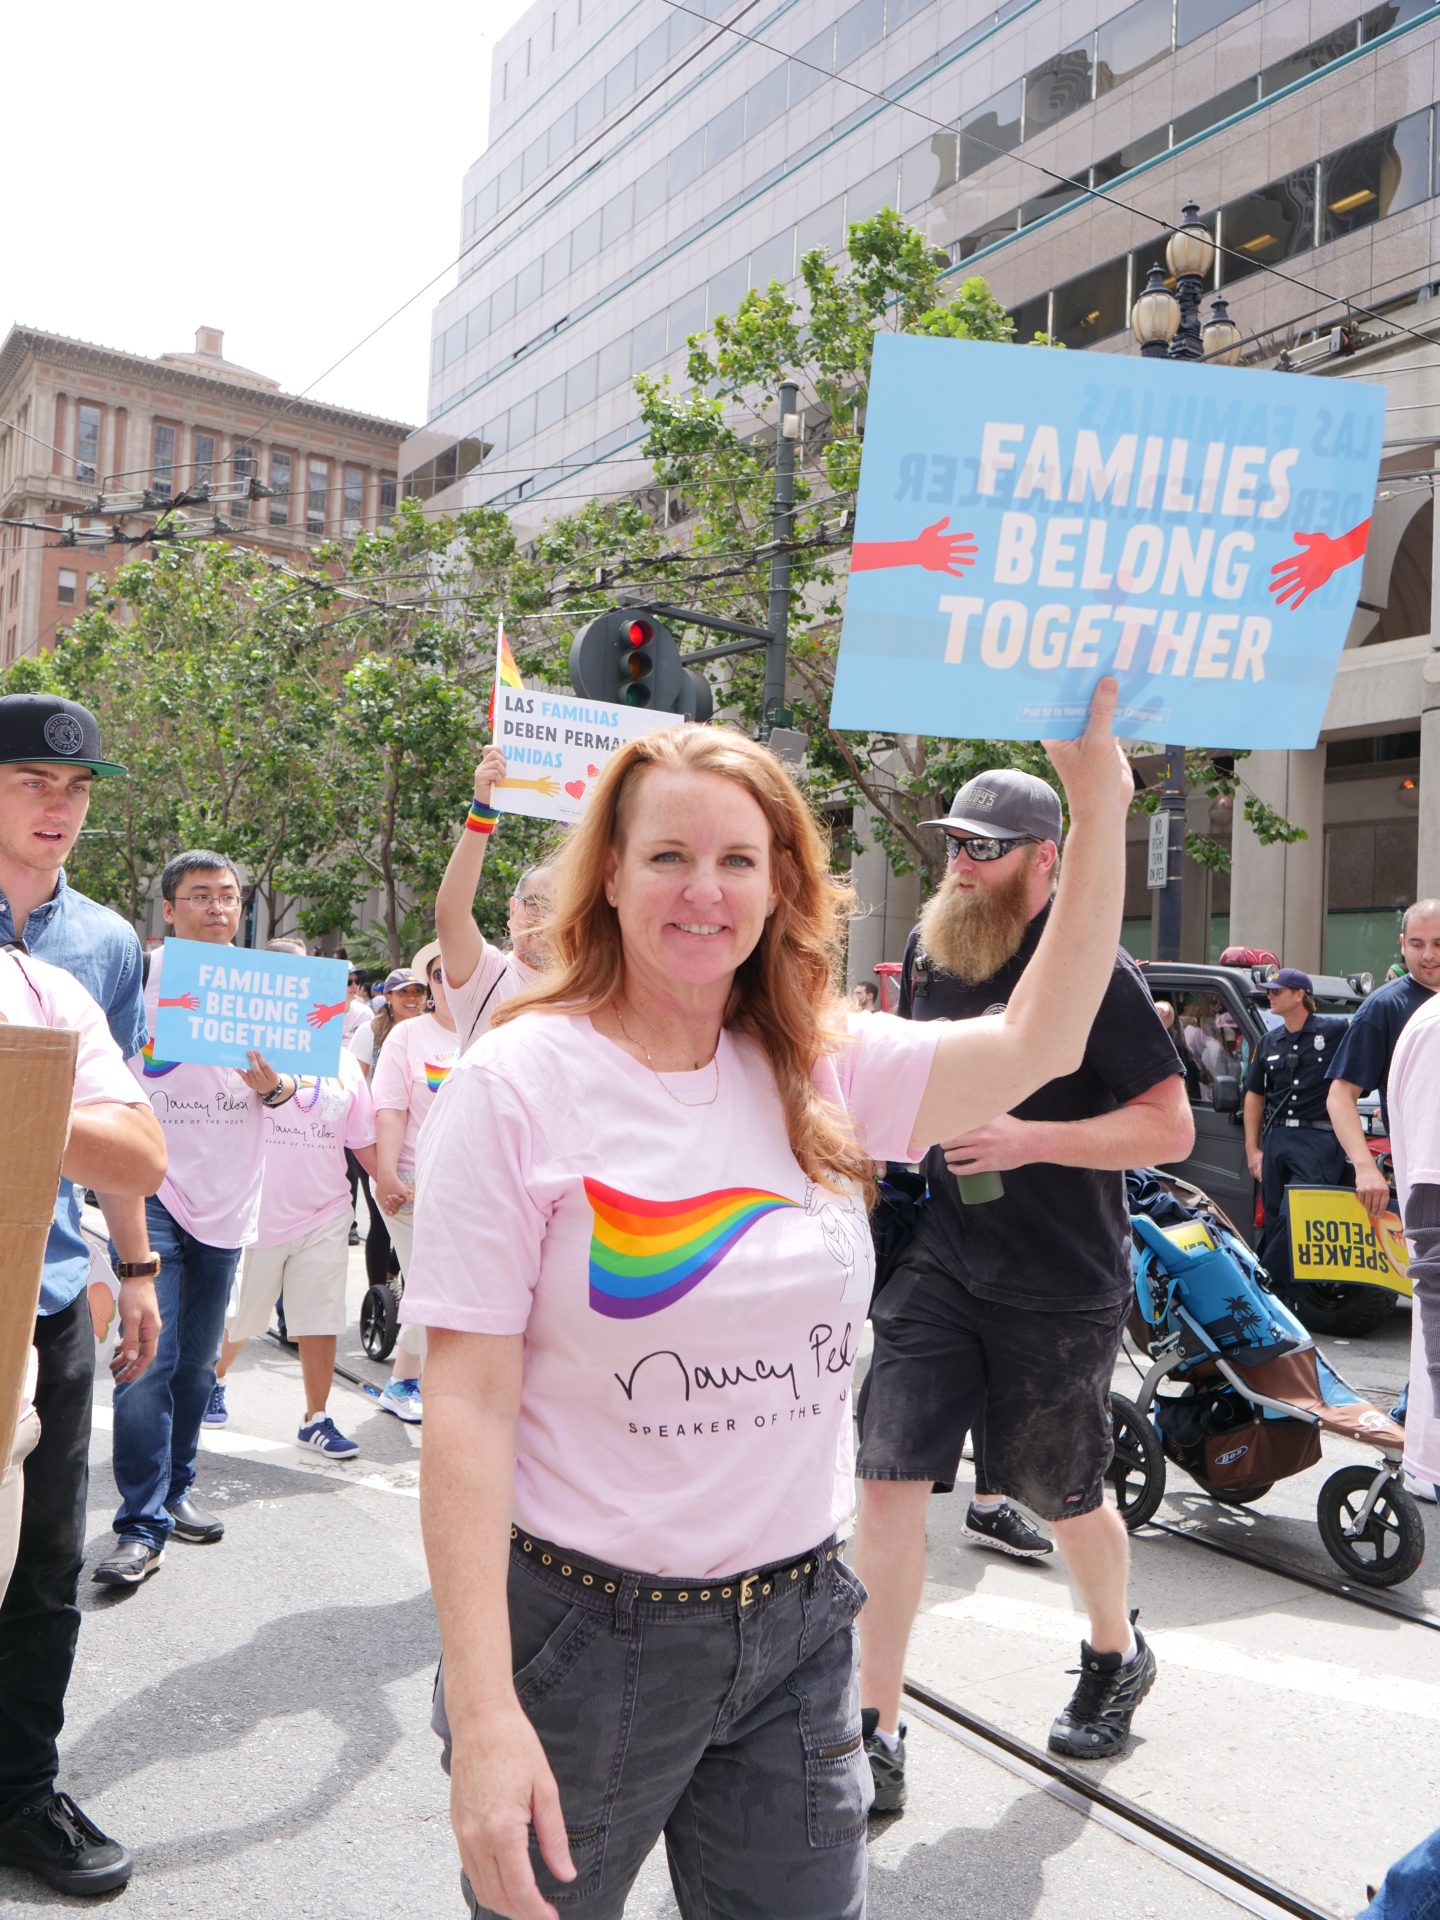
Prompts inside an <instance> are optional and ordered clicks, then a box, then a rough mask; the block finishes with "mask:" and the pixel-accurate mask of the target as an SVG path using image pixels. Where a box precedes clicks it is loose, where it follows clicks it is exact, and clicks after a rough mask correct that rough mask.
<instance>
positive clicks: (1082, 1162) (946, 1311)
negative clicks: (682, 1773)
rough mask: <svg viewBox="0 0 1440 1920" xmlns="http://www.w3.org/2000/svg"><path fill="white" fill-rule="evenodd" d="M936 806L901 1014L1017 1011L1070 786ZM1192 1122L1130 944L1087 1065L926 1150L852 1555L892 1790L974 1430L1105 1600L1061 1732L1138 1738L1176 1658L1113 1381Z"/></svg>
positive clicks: (986, 1471) (883, 1306)
mask: <svg viewBox="0 0 1440 1920" xmlns="http://www.w3.org/2000/svg"><path fill="white" fill-rule="evenodd" d="M922 824H923V825H925V826H928V827H938V828H939V829H940V830H941V831H942V832H944V833H945V835H946V837H947V845H946V852H947V856H948V857H947V860H946V866H945V876H944V879H943V880H942V881H941V883H940V886H939V887H938V889H937V890H936V892H935V894H934V896H933V898H932V899H931V900H930V901H929V902H928V904H927V905H926V907H925V910H924V912H923V913H922V915H921V918H920V924H919V926H918V927H917V928H916V929H915V931H914V932H913V933H912V934H911V936H910V939H909V941H908V942H907V944H906V949H905V962H904V967H903V970H902V974H901V990H900V1013H901V1015H902V1017H906V1018H909V1019H913V1020H970V1019H977V1018H984V1017H986V1016H987V1015H993V1014H998V1013H1000V1012H1003V1010H1004V1009H1005V1007H1006V1006H1007V1005H1008V1003H1009V1002H1010V1000H1011V999H1013V998H1014V996H1015V995H1016V994H1017V993H1022V994H1023V993H1024V992H1025V991H1026V990H1027V987H1028V982H1027V981H1026V980H1025V978H1024V975H1025V969H1026V966H1027V965H1028V962H1029V960H1030V957H1031V955H1032V954H1033V953H1034V951H1035V947H1036V944H1037V942H1038V940H1039V938H1040V934H1041V931H1042V930H1043V928H1044V926H1045V922H1046V919H1047V917H1048V915H1049V912H1050V902H1051V897H1052V895H1053V893H1054V890H1055V883H1056V879H1057V865H1058V861H1059V842H1060V837H1061V815H1060V802H1059V799H1058V798H1057V796H1056V794H1055V792H1054V791H1053V789H1052V788H1050V787H1049V786H1047V785H1046V783H1045V782H1044V781H1043V780H1039V779H1036V778H1035V777H1034V776H1032V775H1030V774H1026V773H1021V772H1018V771H1016V770H1013V769H1008V768H1007V769H1001V770H998V771H995V772H990V773H982V774H978V775H977V776H976V777H975V778H974V779H973V780H970V781H968V782H967V783H966V785H965V786H963V787H962V788H961V789H960V791H959V792H958V793H957V794H956V796H955V801H954V804H953V805H952V807H951V809H950V812H949V814H948V815H947V816H946V817H945V818H944V819H941V820H928V821H925V822H923V823H922ZM1193 1140H1194V1128H1193V1124H1192V1122H1191V1118H1190V1108H1189V1103H1188V1101H1187V1100H1186V1097H1185V1087H1184V1082H1183V1079H1182V1078H1181V1074H1180V1063H1179V1061H1178V1059H1177V1057H1176V1053H1175V1049H1174V1047H1173V1045H1172V1044H1171V1041H1170V1037H1169V1035H1168V1034H1167V1033H1166V1031H1165V1029H1164V1027H1163V1026H1162V1025H1161V1024H1160V1020H1159V1017H1158V1016H1157V1014H1156V1012H1155V1007H1154V1003H1153V1001H1152V1000H1151V998H1150V994H1149V992H1148V991H1147V989H1146V987H1145V984H1144V981H1143V979H1142V978H1141V975H1140V972H1139V969H1138V968H1137V967H1136V965H1135V963H1134V962H1133V961H1132V960H1131V959H1130V957H1129V955H1128V954H1126V953H1125V952H1123V950H1122V951H1119V952H1117V954H1116V958H1115V970H1114V973H1113V975H1112V977H1111V983H1110V986H1109V988H1108V990H1107V992H1106V995H1105V998H1104V1000H1103V1002H1102V1003H1101V1007H1100V1012H1099V1013H1098V1015H1097V1016H1096V1019H1095V1022H1094V1025H1093V1027H1092V1029H1091V1033H1090V1040H1089V1043H1088V1045H1087V1047H1086V1052H1085V1059H1084V1062H1083V1064H1082V1065H1081V1067H1080V1069H1079V1070H1078V1072H1075V1073H1071V1074H1066V1075H1064V1076H1062V1077H1061V1078H1058V1079H1055V1080H1052V1081H1050V1082H1049V1083H1048V1084H1047V1085H1046V1086H1043V1087H1041V1088H1040V1090H1039V1091H1038V1092H1037V1093H1035V1094H1033V1095H1032V1096H1031V1097H1030V1098H1029V1099H1028V1100H1026V1101H1024V1102H1022V1104H1021V1105H1020V1106H1019V1107H1017V1108H1016V1110H1015V1111H1014V1113H1011V1114H1007V1115H1004V1116H1002V1117H1001V1118H1000V1119H998V1120H996V1121H993V1122H992V1123H991V1124H990V1125H989V1126H986V1127H981V1128H978V1129H977V1130H975V1131H974V1132H973V1133H970V1134H967V1135H965V1136H964V1137H963V1138H960V1139H955V1140H946V1141H943V1142H941V1143H940V1144H939V1145H937V1146H934V1147H932V1148H931V1150H930V1152H929V1153H928V1154H927V1156H926V1161H925V1172H926V1176H927V1181H928V1186H929V1195H928V1198H927V1200H926V1201H925V1203H924V1204H923V1205H922V1207H921V1208H920V1213H919V1223H918V1225H917V1227H916V1231H915V1234H914V1237H913V1238H912V1240H911V1242H910V1244H909V1246H908V1247H907V1248H906V1250H905V1252H904V1253H903V1254H902V1255H901V1256H900V1259H899V1262H898V1265H897V1270H896V1272H895V1274H894V1276H893V1277H892V1278H891V1280H890V1281H889V1283H888V1284H887V1286H886V1287H885V1289H884V1291H883V1292H882V1293H881V1294H880V1295H879V1297H878V1298H877V1300H876V1301H875V1304H874V1307H873V1309H872V1316H871V1317H872V1321H873V1325H874V1332H875V1350H874V1357H873V1359H872V1362H871V1368H870V1374H869V1377H868V1378H867V1381H866V1386H865V1393H864V1397H863V1400H862V1411H861V1427H860V1436H861V1437H860V1455H859V1466H858V1471H859V1474H860V1494H861V1497H860V1519H859V1525H858V1529H857V1531H856V1535H855V1541H854V1553H853V1559H854V1562H855V1566H856V1569H857V1571H858V1572H859V1574H860V1576H861V1578H862V1579H863V1580H864V1582H865V1585H866V1586H867V1587H868V1588H869V1591H870V1598H869V1600H868V1601H867V1603H866V1606H865V1609H864V1611H863V1612H862V1614H861V1616H860V1649H861V1651H860V1692H861V1699H862V1701H863V1703H864V1709H865V1711H864V1715H863V1727H864V1734H865V1745H866V1750H867V1752H868V1753H869V1755H870V1764H871V1769H872V1772H873V1773H874V1776H875V1786H876V1800H875V1805H876V1808H877V1810H879V1811H882V1812H884V1811H891V1810H894V1809H897V1808H899V1807H900V1806H903V1804H904V1801H905V1774H904V1767H905V1746H904V1728H903V1727H902V1726H901V1724H900V1694H901V1685H902V1680H903V1675H904V1666H905V1649H906V1644H907V1641H908V1638H909V1634H910V1628H911V1625H912V1623H913V1621H914V1618H915V1614H916V1612H917V1611H918V1609H919V1605H920V1601H921V1598H922V1594H923V1589H924V1584H925V1513H926V1503H927V1501H928V1499H929V1496H930V1493H931V1490H932V1488H933V1489H935V1490H936V1491H944V1492H948V1491H949V1490H950V1489H951V1488H952V1487H953V1486H954V1484H955V1477H956V1473H957V1469H958V1465H959V1459H960V1450H961V1446H962V1444H963V1441H964V1437H965V1435H966V1433H967V1432H976V1448H975V1451H976V1484H977V1488H981V1489H985V1490H987V1491H989V1492H991V1493H992V1494H993V1492H994V1491H995V1490H997V1489H1003V1490H1004V1492H1005V1493H1007V1494H1009V1495H1010V1496H1012V1498H1014V1499H1015V1500H1017V1501H1020V1502H1022V1503H1023V1504H1024V1505H1025V1506H1027V1507H1028V1508H1030V1510H1031V1511H1032V1512H1034V1513H1036V1514H1038V1515H1039V1516H1040V1517H1041V1518H1042V1519H1044V1520H1047V1521H1050V1522H1051V1523H1052V1524H1053V1525H1054V1529H1055V1541H1056V1544H1057V1545H1058V1546H1059V1549H1060V1553H1061V1557H1062V1558H1063V1560H1064V1561H1065V1564H1066V1567H1067V1570H1068V1572H1069V1574H1070V1578H1071V1580H1072V1581H1073V1583H1074V1585H1075V1587H1076V1588H1077V1589H1078V1591H1079V1595H1080V1598H1081V1601H1082V1602H1083V1604H1084V1606H1085V1609H1086V1611H1087V1613H1088V1615H1089V1622H1090V1636H1089V1639H1088V1640H1087V1641H1085V1642H1084V1643H1083V1644H1082V1647H1081V1660H1080V1672H1081V1679H1080V1684H1079V1686H1078V1687H1077V1688H1076V1690H1075V1693H1074V1696H1073V1698H1072V1699H1071V1701H1070V1703H1069V1705H1068V1706H1067V1707H1066V1708H1065V1710H1064V1711H1063V1712H1062V1713H1061V1715H1060V1716H1059V1718H1058V1719H1057V1720H1056V1721H1055V1723H1054V1726H1053V1727H1052V1729H1051V1733H1050V1747H1051V1750H1052V1751H1053V1752H1056V1753H1061V1754H1064V1755H1066V1756H1067V1757H1069V1758H1071V1759H1105V1758H1109V1757H1110V1756H1112V1755H1114V1754H1116V1753H1118V1752H1120V1751H1121V1749H1122V1748H1123V1747H1124V1745H1125V1742H1126V1740H1127V1739H1128V1737H1129V1729H1130V1721H1131V1718H1132V1716H1133V1714H1134V1712H1135V1709H1136V1707H1137V1706H1138V1705H1139V1702H1140V1701H1141V1700H1142V1699H1143V1698H1144V1696H1145V1694H1146V1693H1147V1692H1148V1691H1149V1688H1150V1686H1151V1685H1152V1683H1153V1680H1154V1676H1155V1658H1154V1655H1153V1654H1152V1653H1151V1651H1150V1649H1149V1647H1148V1646H1147V1645H1146V1643H1145V1640H1144V1638H1143V1636H1142V1635H1140V1634H1139V1633H1137V1632H1136V1631H1135V1629H1134V1626H1133V1622H1132V1616H1131V1614H1130V1612H1129V1608H1128V1598H1127V1587H1128V1576H1129V1542H1128V1539H1127V1536H1126V1532H1125V1527H1124V1524H1123V1522H1122V1521H1121V1519H1120V1516H1119V1514H1118V1513H1117V1512H1116V1511H1115V1509H1114V1507H1113V1506H1108V1505H1106V1504H1105V1502H1104V1499H1103V1493H1104V1486H1105V1475H1106V1470H1107V1469H1108V1467H1109V1464H1110V1459H1111V1453H1112V1442H1111V1425H1110V1384H1111V1377H1112V1373H1113V1369H1114V1364H1115V1359H1116V1356H1117V1354H1118V1352H1119V1346H1120V1336H1121V1332H1122V1330H1123V1327H1124V1324H1125V1318H1126V1315H1127V1313H1128V1311H1129V1306H1130V1300H1131V1282H1130V1260H1129V1247H1130V1234H1129V1218H1128V1215H1127V1213H1126V1208H1125V1186H1124V1179H1123V1171H1124V1169H1126V1168H1129V1167H1133V1166H1142V1165H1145V1164H1148V1163H1149V1162H1152V1161H1173V1160H1183V1159H1184V1158H1185V1156H1186V1155H1187V1154H1188V1153H1189V1151H1190V1149H1191V1146H1192V1144H1193ZM980 1175H991V1176H994V1175H998V1176H1000V1184H1001V1185H1002V1187H1003V1191H1002V1192H1000V1194H999V1195H998V1197H988V1194H987V1192H986V1188H985V1187H983V1186H979V1187H977V1186H975V1185H970V1184H969V1183H970V1182H971V1181H973V1180H974V1179H975V1177H976V1176H980ZM957 1176H959V1177H958V1178H957ZM992 1184H993V1183H992ZM967 1188H968V1197H967ZM964 1532H965V1534H966V1536H967V1537H968V1538H970V1539H972V1540H976V1541H977V1542H978V1543H981V1544H985V1545H990V1546H995V1547H999V1548H1000V1549H1001V1550H1002V1551H1005V1552H1009V1553H1012V1554H1018V1555H1020V1556H1022V1557H1026V1558H1030V1557H1034V1556H1035V1555H1036V1554H1037V1553H1039V1552H1043V1551H1044V1550H1045V1543H1044V1542H1043V1540H1042V1539H1041V1537H1040V1536H1039V1535H1037V1534H1036V1532H1035V1530H1034V1529H1033V1528H1032V1527H1030V1526H1029V1524H1028V1522H1026V1521H1025V1520H1024V1519H1023V1517H1022V1516H1021V1515H1020V1514H1018V1513H1016V1512H1015V1510H1014V1509H1013V1508H1009V1507H1006V1506H1005V1505H1004V1504H1003V1503H997V1502H996V1501H995V1500H994V1499H993V1498H992V1499H991V1501H990V1502H989V1503H988V1511H987V1510H986V1508H985V1506H983V1505H976V1504H972V1505H971V1507H970V1509H969V1512H968V1514H967V1517H966V1523H965V1528H964Z"/></svg>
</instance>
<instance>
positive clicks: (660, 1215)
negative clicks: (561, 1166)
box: [585, 1180, 799, 1320]
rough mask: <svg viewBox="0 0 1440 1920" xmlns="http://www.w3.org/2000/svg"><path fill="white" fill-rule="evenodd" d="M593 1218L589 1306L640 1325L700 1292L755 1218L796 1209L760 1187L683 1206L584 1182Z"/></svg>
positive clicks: (700, 1197) (699, 1197)
mask: <svg viewBox="0 0 1440 1920" xmlns="http://www.w3.org/2000/svg"><path fill="white" fill-rule="evenodd" d="M585 1197H586V1198H587V1199H588V1200H589V1202H590V1205H591V1208H592V1210H593V1211H594V1214H595V1230H594V1233H593V1235H592V1236H591V1240H590V1305H591V1308H592V1309H593V1311H594V1312H596V1313H603V1314H605V1315H607V1316H608V1317H609V1318H610V1319H612V1320H637V1319H640V1318H642V1317H643V1316H644V1315H646V1314H651V1313H659V1312H660V1311H661V1310H662V1309H663V1308H665V1307H669V1306H673V1305H674V1304H675V1302H676V1301H677V1300H681V1299H683V1298H684V1297H685V1295H686V1294H687V1293H689V1292H690V1290H691V1288H692V1287H698V1286H699V1284H700V1282H701V1281H702V1280H703V1279H704V1278H705V1276H706V1274H707V1273H710V1272H712V1271H713V1270H714V1269H715V1268H716V1267H718V1266H719V1264H720V1262H721V1261H722V1260H723V1259H724V1258H725V1256H726V1254H727V1253H729V1251H730V1249H731V1248H732V1247H733V1246H734V1245H735V1243H736V1241H737V1240H739V1239H740V1238H741V1237H742V1235H744V1234H747V1233H748V1232H749V1231H750V1229H751V1227H753V1226H754V1225H755V1223H756V1221H757V1220H763V1219H764V1217H765V1215H766V1214H767V1213H774V1212H776V1211H777V1209H778V1208H780V1207H794V1206H798V1205H799V1202H798V1201H796V1200H785V1199H782V1197H781V1196H780V1195H779V1194H778V1193H764V1192H761V1191H760V1190H759V1189H758V1188H756V1187H721V1188H720V1189H719V1190H718V1191H717V1192H715V1193H701V1194H696V1195H694V1196H693V1197H692V1198H689V1199H685V1200H639V1199H636V1198H635V1196H634V1195H633V1194H628V1193H620V1192H618V1191H617V1190H616V1189H615V1188H614V1187H606V1186H602V1185H601V1184H600V1182H599V1181H598V1180H587V1181H586V1182H585Z"/></svg>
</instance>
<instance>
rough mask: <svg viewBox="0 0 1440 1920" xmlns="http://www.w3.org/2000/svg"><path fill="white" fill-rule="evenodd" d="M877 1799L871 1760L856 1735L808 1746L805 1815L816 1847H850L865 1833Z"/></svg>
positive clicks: (812, 1742) (856, 1730)
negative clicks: (871, 1771) (872, 1807)
mask: <svg viewBox="0 0 1440 1920" xmlns="http://www.w3.org/2000/svg"><path fill="white" fill-rule="evenodd" d="M874 1797H875V1786H874V1782H873V1780H872V1779H871V1777H870V1760H869V1756H868V1755H867V1754H866V1752H865V1744H864V1741H863V1740H862V1739H861V1737H860V1723H859V1720H858V1718H857V1720H856V1723H855V1727H854V1730H853V1732H846V1733H845V1734H843V1735H842V1736H841V1737H840V1738H838V1739H821V1740H809V1739H807V1740H806V1742H805V1813H806V1822H807V1825H808V1828H809V1837H810V1844H811V1846H812V1847H840V1846H849V1845H850V1844H851V1843H852V1842H853V1841H855V1840H858V1839H859V1838H860V1837H861V1836H862V1835H863V1834H864V1832H865V1822H866V1819H867V1817H868V1815H869V1812H870V1802H871V1801H872V1800H873V1799H874Z"/></svg>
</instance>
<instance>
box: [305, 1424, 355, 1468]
mask: <svg viewBox="0 0 1440 1920" xmlns="http://www.w3.org/2000/svg"><path fill="white" fill-rule="evenodd" d="M295 1444H296V1445H297V1446H300V1447H312V1448H313V1449H314V1450H315V1452H316V1453H323V1454H324V1455H325V1457H326V1459H327V1460H352V1459H353V1458H354V1457H355V1455H356V1454H357V1453H358V1452H359V1451H360V1448H359V1446H358V1444H357V1443H356V1442H355V1441H354V1440H347V1439H346V1438H345V1435H344V1434H343V1433H341V1431H340V1429H339V1428H338V1427H337V1426H336V1424H335V1422H334V1421H333V1420H332V1419H331V1418H330V1416H329V1414H328V1413H322V1414H321V1416H320V1418H319V1419H318V1420H308V1421H307V1422H306V1423H305V1425H304V1426H303V1427H301V1429H300V1431H299V1433H297V1434H296V1436H295Z"/></svg>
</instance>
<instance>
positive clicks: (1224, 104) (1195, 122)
mask: <svg viewBox="0 0 1440 1920" xmlns="http://www.w3.org/2000/svg"><path fill="white" fill-rule="evenodd" d="M1255 89H1256V82H1255V81H1254V80H1240V81H1237V83H1236V84H1235V85H1234V86H1233V87H1227V88H1226V89H1225V91H1224V93H1217V94H1216V96H1215V98H1214V99H1213V100H1206V101H1203V102H1202V103H1201V105H1200V106H1198V107H1192V108H1191V109H1190V111H1189V112H1188V113H1179V114H1176V116H1175V122H1174V127H1175V144H1176V146H1177V147H1178V146H1179V144H1180V142H1181V141H1182V140H1188V139H1189V138H1190V136H1191V134H1192V133H1203V132H1204V131H1205V129H1206V128H1207V127H1213V126H1216V125H1218V124H1219V122H1220V121H1221V120H1228V119H1229V118H1230V116H1231V114H1232V113H1239V112H1240V110H1241V109H1242V108H1243V107H1248V106H1251V105H1253V104H1254V101H1255V97H1256V93H1255Z"/></svg>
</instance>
